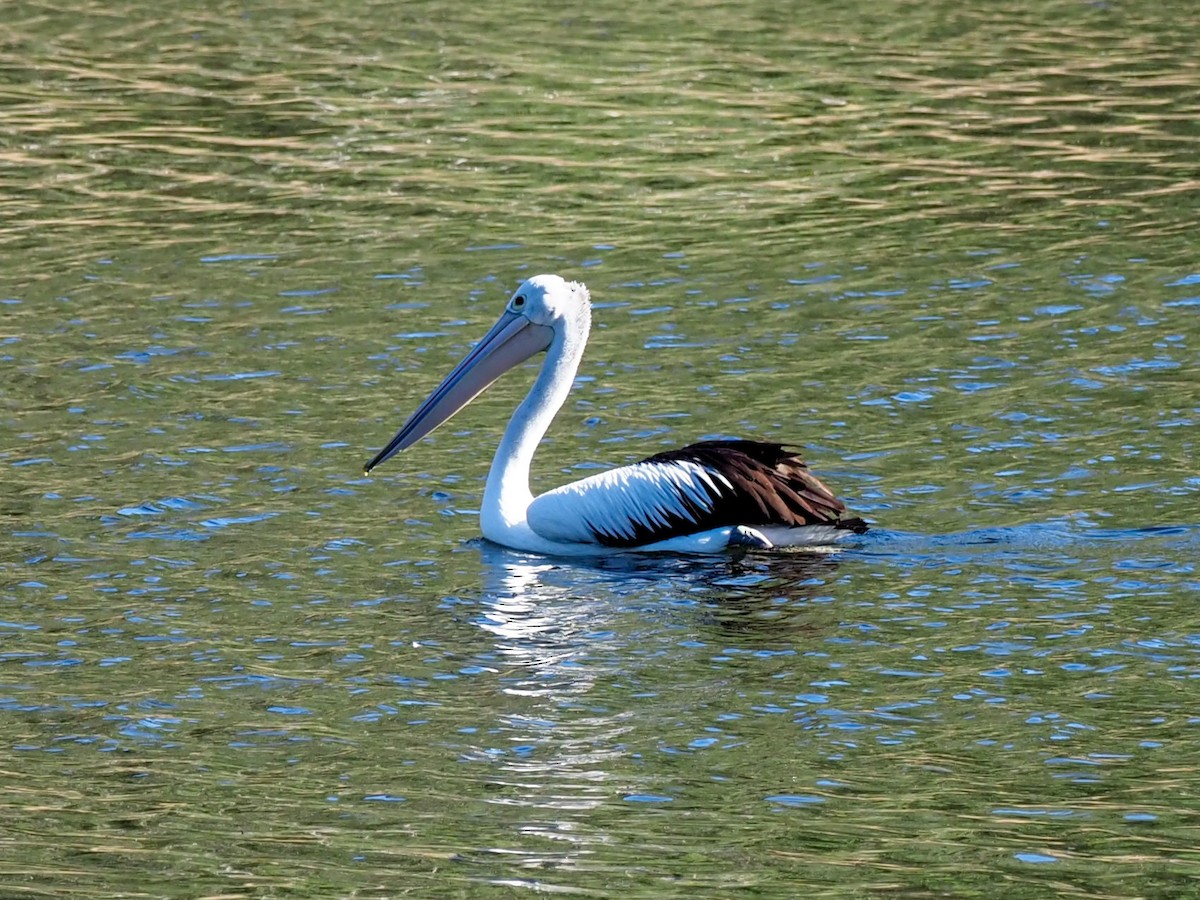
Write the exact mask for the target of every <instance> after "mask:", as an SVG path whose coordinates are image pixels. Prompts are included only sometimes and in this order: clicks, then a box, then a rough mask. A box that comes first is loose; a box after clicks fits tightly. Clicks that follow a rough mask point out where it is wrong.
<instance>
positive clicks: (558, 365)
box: [480, 308, 591, 537]
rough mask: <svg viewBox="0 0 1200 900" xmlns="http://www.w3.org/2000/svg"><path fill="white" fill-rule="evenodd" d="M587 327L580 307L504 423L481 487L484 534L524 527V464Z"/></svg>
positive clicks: (559, 398) (563, 395)
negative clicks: (576, 318)
mask: <svg viewBox="0 0 1200 900" xmlns="http://www.w3.org/2000/svg"><path fill="white" fill-rule="evenodd" d="M590 325H591V322H590V316H588V315H587V310H586V308H585V309H584V311H583V315H582V316H581V317H580V319H579V321H575V322H570V323H567V325H566V327H563V328H562V329H561V330H559V331H558V332H557V333H556V334H555V336H554V340H553V341H551V343H550V346H549V348H548V349H547V350H546V359H545V362H543V363H542V370H541V372H539V373H538V377H537V380H536V381H534V383H533V387H532V388H530V390H529V393H528V394H527V395H526V397H525V399H524V400H522V401H521V405H520V406H518V407H517V411H516V412H515V413H514V414H513V417H512V421H511V422H509V423H508V428H507V429H506V430H505V432H504V437H503V438H502V439H501V441H500V446H499V447H498V448H497V449H496V455H495V457H494V458H493V459H492V468H491V471H490V472H488V478H487V487H485V488H484V491H483V508H482V509H481V510H480V517H481V520H482V521H481V523H480V524H481V525H482V526H483V533H484V535H485V536H487V537H491V536H492V535H493V534H498V533H499V532H500V531H501V530H505V529H508V528H512V527H514V526H519V525H523V523H524V521H525V513H526V510H528V509H529V504H530V503H532V502H533V494H532V493H531V492H530V490H529V465H530V463H531V462H532V461H533V454H534V451H535V450H537V446H538V444H539V443H540V442H541V440H542V438H543V437H545V435H546V430H547V429H548V428H549V427H550V423H551V422H552V421H554V416H555V414H556V413H557V412H558V411H559V409H561V408H562V405H563V403H565V402H566V399H567V395H568V394H569V393H570V392H571V385H572V384H573V383H574V381H575V373H576V372H577V371H578V369H579V361H580V360H581V359H582V358H583V349H584V347H585V346H586V345H587V337H588V331H589V329H590Z"/></svg>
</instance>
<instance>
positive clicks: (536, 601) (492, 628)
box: [475, 541, 839, 694]
mask: <svg viewBox="0 0 1200 900" xmlns="http://www.w3.org/2000/svg"><path fill="white" fill-rule="evenodd" d="M478 546H479V551H480V559H481V562H482V565H483V573H482V574H483V596H482V601H483V602H482V607H483V612H482V614H481V615H480V616H478V617H477V618H476V619H475V624H477V625H478V626H479V627H480V628H482V629H484V630H485V631H487V632H490V633H491V634H493V635H494V636H495V637H496V644H495V651H496V652H497V653H498V654H499V655H500V656H501V657H502V658H503V659H504V660H505V661H507V662H508V663H510V664H512V665H517V666H520V667H522V668H523V669H524V670H525V675H526V678H525V679H522V680H518V681H517V683H515V684H513V685H512V686H511V688H510V690H511V691H512V692H520V693H530V694H539V693H545V692H547V691H552V692H557V693H562V692H564V691H565V692H568V693H580V692H584V691H586V690H587V689H588V687H589V685H590V683H591V681H592V680H593V679H594V678H595V677H596V675H597V674H598V673H599V672H601V671H604V670H605V669H606V668H613V669H615V670H618V671H619V670H621V669H625V668H627V666H628V662H629V660H628V659H627V658H626V659H621V658H616V659H613V658H611V657H610V655H609V654H608V653H606V652H605V650H606V648H609V649H611V648H612V645H613V644H614V642H615V641H616V640H617V639H618V637H620V638H623V639H625V640H628V638H629V636H630V635H631V634H637V633H638V632H640V631H645V629H646V627H647V622H646V621H645V620H644V619H645V618H648V619H650V620H651V621H661V620H662V619H663V617H664V616H667V617H669V618H672V619H674V620H679V624H680V625H682V627H684V628H686V629H687V630H689V631H694V632H712V631H714V630H715V632H716V633H715V634H714V633H704V634H699V635H698V637H700V638H701V639H716V638H719V637H722V636H724V637H730V636H734V635H736V636H739V638H740V639H741V640H743V641H745V640H752V639H754V638H756V637H759V638H761V639H763V640H765V641H769V642H772V643H778V642H780V641H789V640H791V639H792V638H794V637H796V632H797V630H799V631H800V632H803V631H806V630H808V627H809V626H808V625H807V624H806V623H807V619H808V617H807V616H806V615H805V614H804V609H805V602H804V601H806V600H808V599H810V598H812V597H814V596H816V595H818V594H819V593H821V592H822V591H823V590H826V589H827V587H828V585H829V584H830V582H832V581H833V580H834V576H835V573H836V572H837V569H838V565H839V563H838V555H837V554H791V555H773V556H770V557H763V558H754V557H742V558H740V559H726V560H723V561H721V562H716V561H713V560H706V561H705V562H704V563H702V564H697V563H696V561H695V560H693V559H690V558H685V557H674V558H670V557H662V556H640V557H639V556H632V555H631V556H618V557H610V558H605V559H597V560H590V561H586V562H580V561H577V560H556V559H550V558H548V557H542V556H533V555H527V554H522V553H519V552H516V551H512V550H508V549H506V548H503V547H500V546H498V545H496V544H491V543H488V542H483V541H481V542H480V543H479V545H478ZM682 609H686V610H687V613H686V616H685V617H684V618H683V619H682V620H680V617H681V613H680V610H682ZM633 649H634V652H635V653H636V648H633ZM621 655H622V656H623V655H625V654H621ZM610 663H611V666H610ZM551 684H552V685H553V687H550V686H549V685H551Z"/></svg>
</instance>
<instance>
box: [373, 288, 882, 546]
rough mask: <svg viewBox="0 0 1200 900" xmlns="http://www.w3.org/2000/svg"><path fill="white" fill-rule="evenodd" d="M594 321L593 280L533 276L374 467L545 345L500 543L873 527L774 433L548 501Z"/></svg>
mask: <svg viewBox="0 0 1200 900" xmlns="http://www.w3.org/2000/svg"><path fill="white" fill-rule="evenodd" d="M591 323H592V307H591V299H590V295H589V293H588V289H587V287H586V286H585V285H583V284H582V283H580V282H578V281H566V280H565V279H563V278H561V277H559V276H558V275H537V276H535V277H533V278H530V279H528V280H527V281H526V282H525V283H524V284H522V285H521V286H520V287H519V288H517V290H516V292H515V293H513V295H512V297H511V298H510V299H509V301H508V305H507V306H506V308H505V310H504V312H503V314H502V315H501V316H500V320H499V321H498V322H496V324H495V325H493V326H492V329H491V331H489V332H488V333H487V334H486V335H484V337H483V339H482V340H481V341H480V342H479V343H478V344H476V345H475V347H474V348H473V349H472V350H471V351H470V352H469V353H468V354H467V355H466V356H465V357H464V358H463V360H462V361H461V362H460V363H459V364H458V365H457V366H455V367H454V369H453V371H451V372H450V374H449V375H447V376H446V378H445V380H444V381H443V382H442V383H441V384H440V385H438V387H437V389H436V390H434V392H433V393H432V394H430V395H429V397H428V398H427V399H426V400H425V402H423V403H422V404H421V405H420V406H419V407H418V408H417V411H416V412H414V413H413V414H412V416H411V417H410V418H409V420H408V421H407V422H405V423H404V426H403V427H402V428H401V429H400V430H399V431H398V432H396V436H395V437H393V438H392V439H391V441H389V442H388V444H387V446H386V447H384V448H383V449H382V450H380V451H379V453H378V454H376V455H375V458H374V459H372V460H371V461H370V462H369V463H367V465H366V469H365V471H366V472H367V473H370V471H371V470H372V469H374V468H375V467H376V466H377V465H379V464H380V463H382V462H383V461H384V460H386V459H389V458H390V457H392V456H393V455H395V454H396V453H399V452H400V451H401V450H404V449H406V448H407V447H411V446H412V445H413V444H415V443H416V442H417V441H419V440H420V439H421V438H423V437H424V436H425V435H427V434H429V433H430V432H431V431H433V430H434V429H435V428H437V427H438V426H439V425H441V424H442V423H443V422H445V421H446V420H447V419H449V418H450V417H451V416H453V415H454V414H455V413H456V412H458V411H459V410H460V409H462V408H463V407H464V406H466V405H467V404H468V403H470V402H471V401H472V400H474V399H475V398H476V397H477V396H479V394H480V393H482V392H483V391H484V390H486V389H487V388H488V387H489V386H490V385H491V384H492V382H494V381H495V380H496V379H497V378H499V377H500V376H501V375H503V374H504V373H505V372H507V371H508V370H509V369H511V368H513V367H515V366H517V365H519V364H520V363H522V362H524V361H525V360H527V359H529V358H530V357H531V356H533V355H534V354H535V353H541V352H542V351H545V353H546V359H545V361H544V362H543V363H542V369H541V372H539V373H538V376H537V379H536V380H535V381H534V383H533V387H532V388H531V389H530V391H529V394H528V395H527V396H526V397H525V399H524V400H523V401H522V402H521V405H520V406H518V407H517V411H516V412H515V413H514V414H513V417H512V421H511V422H509V425H508V428H507V430H505V432H504V437H503V438H502V439H501V440H500V446H499V447H498V448H497V450H496V456H495V458H494V459H493V460H492V468H491V471H490V472H489V473H488V477H487V485H486V487H485V488H484V491H483V504H482V506H481V507H480V524H481V526H482V529H483V536H484V537H485V538H487V539H488V540H490V541H493V542H495V543H497V544H502V545H504V546H506V547H510V548H512V549H515V550H523V551H527V552H531V553H540V554H548V555H555V556H594V555H600V554H605V553H613V552H621V551H629V550H634V551H639V552H646V551H649V552H659V551H662V552H673V553H721V552H724V551H726V550H730V549H735V548H757V549H762V550H770V549H773V548H776V547H804V546H808V547H814V546H830V545H832V544H834V543H836V542H837V541H838V540H840V539H843V538H845V537H846V536H848V535H852V534H862V533H863V532H865V531H866V530H867V525H866V523H865V522H864V521H863V520H862V519H858V518H843V517H842V515H843V513H845V511H846V507H845V505H844V504H843V503H842V502H841V501H840V500H838V499H837V497H835V496H834V495H833V492H832V491H830V490H829V488H827V487H826V486H825V485H824V484H822V483H821V482H820V480H818V479H817V477H816V476H815V475H813V474H812V473H811V472H809V470H808V467H807V466H806V465H805V463H804V461H803V460H802V459H801V458H800V456H799V455H798V454H796V453H794V452H791V451H789V450H787V449H786V448H785V447H784V446H783V445H781V444H775V443H767V442H764V441H743V440H720V441H701V442H700V443H698V444H691V445H689V446H687V447H683V448H681V449H678V450H668V451H666V452H664V453H656V454H655V455H654V456H651V457H648V458H646V459H643V460H642V461H641V462H637V463H633V464H632V465H627V466H621V467H620V468H617V469H612V470H610V471H607V472H602V473H600V474H598V475H592V476H589V477H587V478H584V479H582V480H580V481H575V482H572V483H570V484H565V485H563V486H562V487H559V488H555V489H554V490H552V491H547V492H546V493H544V494H542V495H541V496H539V497H534V496H533V494H532V493H530V490H529V466H530V463H531V462H532V460H533V454H534V451H535V450H536V449H537V446H538V442H539V441H541V439H542V437H543V436H544V435H545V434H546V430H547V429H548V428H549V427H550V422H551V421H552V420H553V419H554V416H555V414H556V413H557V412H558V410H559V409H560V408H561V407H562V405H563V403H564V402H565V401H566V399H567V394H568V393H570V390H571V385H572V383H573V382H574V380H575V372H576V371H577V370H578V368H579V361H580V359H581V358H582V357H583V349H584V346H585V345H586V344H587V339H588V332H589V331H590V330H591Z"/></svg>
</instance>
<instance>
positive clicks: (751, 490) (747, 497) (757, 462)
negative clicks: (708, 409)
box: [643, 441, 867, 534]
mask: <svg viewBox="0 0 1200 900" xmlns="http://www.w3.org/2000/svg"><path fill="white" fill-rule="evenodd" d="M682 461H687V462H693V463H696V464H698V465H701V466H704V467H705V468H706V469H710V470H712V471H714V472H719V473H721V475H723V476H724V477H725V478H726V479H727V480H728V481H729V483H730V484H732V485H733V487H734V490H733V491H732V492H729V491H725V492H722V493H721V494H720V495H719V496H718V497H716V498H714V500H715V506H714V508H713V509H712V510H711V512H710V513H709V517H711V518H712V519H714V520H720V521H722V522H724V523H726V524H738V525H751V526H753V525H784V526H790V527H799V526H803V525H831V526H833V527H835V528H845V529H847V530H848V531H853V532H854V533H855V534H862V533H863V532H865V531H866V530H867V523H866V522H864V521H863V520H862V519H859V518H850V519H843V518H842V514H843V513H845V511H846V506H845V504H844V503H842V501H841V500H839V499H838V498H837V497H835V496H834V494H833V491H831V490H829V488H827V487H826V486H825V485H824V483H822V481H821V480H820V479H819V478H817V476H816V475H814V474H813V473H812V472H810V471H809V470H808V466H807V465H805V463H804V460H803V459H801V457H800V455H799V454H798V453H795V452H793V451H791V450H787V449H786V448H785V447H784V446H783V445H782V444H773V443H768V442H766V441H701V442H700V443H697V444H690V445H689V446H687V447H681V448H680V449H678V450H668V451H666V452H665V453H657V454H655V455H654V456H651V457H648V458H647V459H645V460H643V462H650V463H653V462H657V463H669V462H682Z"/></svg>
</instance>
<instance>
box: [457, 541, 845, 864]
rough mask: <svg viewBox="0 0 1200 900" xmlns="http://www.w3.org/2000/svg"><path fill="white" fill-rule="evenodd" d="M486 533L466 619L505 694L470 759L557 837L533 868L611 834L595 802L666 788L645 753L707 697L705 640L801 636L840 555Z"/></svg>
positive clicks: (495, 795) (532, 827)
mask: <svg viewBox="0 0 1200 900" xmlns="http://www.w3.org/2000/svg"><path fill="white" fill-rule="evenodd" d="M477 546H478V549H479V554H480V562H481V566H482V572H481V574H482V592H481V597H480V601H481V602H480V604H479V607H478V610H479V611H478V614H477V615H476V616H475V617H474V618H473V619H472V623H473V624H474V625H476V626H477V627H479V628H480V629H481V630H482V631H483V632H485V633H486V634H487V635H488V643H489V644H490V647H489V648H488V649H487V650H484V651H483V652H482V653H481V654H480V656H481V662H482V663H484V664H485V665H487V666H488V667H489V668H493V669H495V670H497V673H498V682H499V684H498V688H499V691H500V695H499V696H498V697H497V698H496V699H494V700H493V701H492V702H493V703H494V704H495V706H494V717H495V718H494V721H493V724H492V725H491V727H489V728H487V729H485V731H486V733H487V734H489V737H488V738H487V741H488V743H487V744H480V745H477V746H476V747H474V748H471V749H469V750H467V751H466V752H465V753H464V755H463V758H464V761H468V762H474V763H478V764H481V765H486V766H487V767H488V775H487V779H488V783H489V786H490V796H489V800H488V802H489V803H493V804H502V805H505V806H520V807H526V808H528V809H529V816H530V817H529V819H528V820H527V821H525V822H524V823H523V824H522V825H521V831H522V833H524V834H527V835H536V836H538V837H539V838H542V839H544V840H553V841H556V842H559V843H558V846H559V847H561V848H562V849H561V850H559V851H558V852H546V851H544V850H538V851H534V852H531V853H529V854H527V855H526V857H525V858H524V860H523V861H522V864H524V865H528V866H530V867H538V868H540V867H545V866H548V865H552V866H572V865H576V864H579V863H580V862H581V859H582V858H583V857H585V856H587V855H588V854H590V853H592V852H594V847H595V845H597V844H600V843H606V842H609V841H611V840H613V839H614V838H613V836H612V835H611V834H610V833H609V832H608V831H607V829H606V827H605V826H604V825H603V824H602V823H601V821H599V820H594V819H593V818H592V817H591V816H590V815H589V814H588V811H590V810H593V809H595V808H597V807H600V806H602V805H604V804H609V803H612V802H613V800H614V799H615V798H622V797H624V798H629V797H635V796H646V795H647V794H653V793H654V791H655V790H660V789H661V784H660V780H659V776H658V775H657V774H655V773H654V772H653V771H651V770H646V769H643V768H642V766H641V765H640V761H641V760H642V759H644V758H645V757H646V756H647V754H653V753H656V752H660V751H659V750H658V745H659V742H661V741H662V740H663V739H664V735H665V734H666V733H668V732H669V731H671V730H672V729H674V728H676V727H677V726H678V724H679V717H680V716H681V715H686V714H685V713H683V712H682V711H683V710H684V709H686V708H687V707H688V706H689V705H691V704H694V703H696V702H698V701H700V700H701V699H702V698H703V696H704V695H705V688H704V685H705V684H707V683H709V679H708V676H707V675H706V673H708V672H709V671H710V670H709V668H708V666H707V665H705V664H703V663H701V665H700V667H699V668H690V667H691V666H693V665H694V661H695V660H696V658H697V653H703V652H705V651H697V650H696V648H697V647H704V646H708V645H710V644H711V645H715V646H720V647H726V646H729V645H731V644H735V643H736V644H737V645H739V646H741V647H747V646H755V647H758V646H766V645H767V643H766V642H771V645H772V646H775V647H779V646H784V645H786V646H795V645H797V644H799V643H801V642H807V641H808V640H809V639H810V638H809V636H808V635H806V634H803V632H804V631H805V630H806V629H811V628H812V627H814V626H813V625H812V624H811V623H810V622H809V621H808V619H809V618H811V615H812V613H811V612H809V613H808V614H807V617H808V618H806V615H805V613H804V612H803V610H805V609H810V607H809V605H808V604H806V603H805V602H804V601H805V600H806V599H807V598H809V597H812V596H816V595H817V594H819V593H820V592H821V591H823V590H827V589H828V587H827V586H828V585H829V583H830V582H831V581H833V580H834V573H835V572H836V571H837V568H838V562H837V561H836V558H835V557H831V556H810V555H804V556H787V557H782V556H778V555H776V556H772V557H770V558H766V559H756V558H753V557H746V558H743V559H741V560H731V559H723V560H712V559H707V560H705V561H704V562H703V563H698V562H697V561H696V560H694V559H688V558H669V557H659V556H655V557H638V556H619V557H611V558H607V559H602V560H592V561H588V562H580V561H578V560H560V559H551V558H547V557H541V556H533V555H528V554H523V553H520V552H515V551H512V550H508V549H505V548H502V547H500V546H498V545H495V544H489V543H485V542H480V543H479V544H478V545H477ZM815 608H818V609H820V610H825V609H826V608H827V607H826V606H825V605H824V604H817V605H815ZM819 616H820V620H821V621H824V622H825V623H826V625H825V627H836V619H833V620H832V624H830V621H831V620H830V617H829V615H828V614H827V613H824V612H821V613H819ZM672 674H674V675H675V676H677V677H674V678H672V677H671V676H672ZM716 677H717V679H718V680H719V681H723V680H724V679H725V678H726V677H727V676H726V675H724V674H723V675H719V676H716ZM664 678H665V679H666V680H664ZM676 682H677V683H676ZM501 697H502V698H503V699H501ZM481 731H482V730H481ZM506 815H507V814H506Z"/></svg>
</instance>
